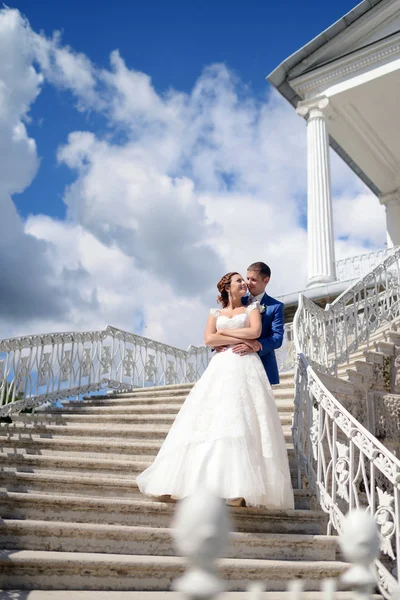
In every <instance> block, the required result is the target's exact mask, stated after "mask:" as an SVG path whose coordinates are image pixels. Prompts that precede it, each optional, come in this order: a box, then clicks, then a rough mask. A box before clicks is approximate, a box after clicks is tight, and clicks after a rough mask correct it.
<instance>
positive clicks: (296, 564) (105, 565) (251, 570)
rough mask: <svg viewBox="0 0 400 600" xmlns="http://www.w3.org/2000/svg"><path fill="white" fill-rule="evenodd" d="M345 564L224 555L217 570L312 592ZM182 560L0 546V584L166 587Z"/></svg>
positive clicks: (240, 583)
mask: <svg viewBox="0 0 400 600" xmlns="http://www.w3.org/2000/svg"><path fill="white" fill-rule="evenodd" d="M347 566H348V565H346V563H342V562H336V561H282V560H257V559H235V558H225V559H221V560H220V561H219V570H220V572H221V575H222V577H223V578H224V579H225V580H226V583H227V586H228V588H229V589H230V590H244V589H246V588H247V586H248V584H249V582H250V581H260V580H262V581H264V582H265V584H266V586H267V587H268V589H269V590H285V589H286V585H287V582H288V581H289V580H291V579H293V578H301V579H304V580H306V584H305V586H306V589H309V590H318V589H319V587H320V583H321V580H322V579H325V578H328V577H329V578H332V577H338V576H339V575H340V574H341V573H343V571H344V570H345V569H346V568H347ZM184 567H185V561H184V560H183V559H181V558H179V557H172V556H163V557H158V556H138V555H124V554H120V555H113V554H106V553H103V554H90V553H83V552H82V553H81V552H44V551H32V550H21V551H17V552H13V551H7V550H3V551H2V552H1V554H0V574H1V579H2V581H3V588H4V589H7V588H9V589H10V588H11V589H12V588H16V587H18V588H20V589H32V588H35V587H36V588H37V587H39V586H40V587H41V588H42V589H60V587H61V588H63V589H70V590H75V589H80V590H97V589H99V590H104V589H111V590H114V591H118V590H127V591H132V590H168V589H169V587H170V585H171V582H172V581H173V580H174V579H176V578H177V577H179V576H180V575H181V574H182V573H183V571H184Z"/></svg>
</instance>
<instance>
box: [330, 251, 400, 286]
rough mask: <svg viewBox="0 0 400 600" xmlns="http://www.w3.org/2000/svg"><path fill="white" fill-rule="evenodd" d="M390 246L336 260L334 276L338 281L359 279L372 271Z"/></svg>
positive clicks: (384, 256) (387, 252) (387, 253)
mask: <svg viewBox="0 0 400 600" xmlns="http://www.w3.org/2000/svg"><path fill="white" fill-rule="evenodd" d="M391 252H392V248H381V249H380V250H374V251H373V252H366V253H364V254H359V255H358V256H350V257H348V258H342V259H341V260H337V261H336V265H335V266H336V277H337V278H338V280H339V281H350V280H352V279H360V278H361V277H364V275H366V274H367V273H369V272H370V271H372V269H374V268H375V267H376V266H377V265H378V264H379V263H380V262H382V261H383V260H384V259H385V258H386V257H387V256H388V255H389V254H390V253H391Z"/></svg>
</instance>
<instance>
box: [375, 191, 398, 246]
mask: <svg viewBox="0 0 400 600" xmlns="http://www.w3.org/2000/svg"><path fill="white" fill-rule="evenodd" d="M379 200H380V202H381V204H383V205H384V206H385V208H386V239H387V247H388V248H393V246H399V245H400V190H395V191H394V192H390V193H389V194H382V195H381V196H380V197H379Z"/></svg>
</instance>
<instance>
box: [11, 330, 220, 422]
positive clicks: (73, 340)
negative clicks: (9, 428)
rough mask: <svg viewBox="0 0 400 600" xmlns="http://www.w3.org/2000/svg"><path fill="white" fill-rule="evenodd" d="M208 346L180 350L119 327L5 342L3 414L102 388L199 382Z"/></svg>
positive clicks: (205, 363)
mask: <svg viewBox="0 0 400 600" xmlns="http://www.w3.org/2000/svg"><path fill="white" fill-rule="evenodd" d="M209 359H210V351H209V349H208V348H207V347H205V346H202V347H196V346H190V347H189V349H188V350H179V349H178V348H174V347H172V346H168V345H166V344H161V343H159V342H155V341H153V340H149V339H147V338H144V337H141V336H139V335H135V334H132V333H127V332H126V331H122V330H120V329H115V328H114V327H106V329H105V330H104V331H90V332H83V333H54V334H44V335H35V336H29V337H20V338H12V339H9V340H2V341H0V416H4V415H8V414H10V413H12V412H14V411H20V410H23V409H25V408H30V407H33V406H37V405H39V404H41V403H43V402H47V401H50V402H54V401H56V400H58V399H61V398H73V397H79V396H80V395H81V394H85V393H88V392H94V391H98V390H101V389H107V388H112V389H115V390H130V389H132V388H135V387H145V386H149V385H169V384H174V383H191V382H194V381H196V380H197V379H198V378H199V377H200V376H201V374H202V373H203V372H204V370H205V368H206V367H207V364H208V362H209Z"/></svg>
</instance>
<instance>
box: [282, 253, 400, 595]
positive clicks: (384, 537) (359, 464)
mask: <svg viewBox="0 0 400 600" xmlns="http://www.w3.org/2000/svg"><path fill="white" fill-rule="evenodd" d="M399 258H400V250H399V249H398V248H396V249H394V250H393V252H392V253H391V254H390V255H389V256H388V257H387V258H386V259H385V260H384V261H383V262H382V263H381V264H380V265H378V266H377V267H375V268H374V269H373V270H372V271H371V272H370V273H369V274H368V275H366V276H365V277H363V278H362V279H361V280H360V281H358V282H356V283H355V284H354V285H352V286H350V287H349V288H348V289H347V290H346V291H345V292H344V293H343V294H342V295H341V296H339V298H337V300H336V301H335V302H334V303H332V304H331V305H330V306H327V307H326V308H325V310H323V309H321V308H319V307H318V306H316V305H315V304H314V303H313V302H311V301H310V300H308V299H307V298H305V297H304V296H301V297H300V299H299V308H298V310H297V312H296V315H295V319H294V322H293V333H294V343H295V347H296V352H297V366H296V375H295V411H294V422H293V443H294V447H295V451H296V455H297V458H298V463H299V477H300V478H301V477H302V476H305V478H306V479H307V482H308V485H309V486H310V488H311V489H312V490H314V491H315V492H316V493H317V497H318V499H319V502H320V504H321V507H322V508H323V510H324V511H325V512H326V513H328V515H329V525H328V534H330V533H331V532H332V528H334V529H335V530H336V531H338V532H339V533H341V531H342V523H343V518H344V515H345V514H346V512H347V511H348V510H351V509H352V508H356V507H360V508H365V509H366V510H368V511H369V513H370V514H371V515H372V516H373V517H374V519H375V521H376V523H377V525H378V527H379V530H380V535H381V553H382V558H381V559H380V560H376V561H375V569H376V579H377V582H378V585H379V588H380V591H381V593H382V594H383V596H384V597H386V598H389V597H390V596H391V594H392V592H393V591H394V589H395V587H396V586H397V585H398V580H399V576H400V531H399V527H400V525H399V524H400V461H399V460H398V459H397V458H396V456H394V455H393V454H392V453H391V452H389V451H388V450H387V449H386V448H385V447H384V446H383V445H382V444H381V443H380V442H379V441H378V440H377V439H376V438H375V437H374V436H373V435H372V434H370V433H369V432H368V431H367V430H366V429H365V428H364V427H363V426H362V425H361V423H359V422H358V421H357V420H356V419H355V418H354V417H353V416H352V415H351V414H350V413H349V412H348V411H347V410H346V409H345V408H344V407H343V406H342V405H341V403H340V402H339V401H338V400H337V399H336V398H335V397H334V396H333V395H332V394H331V393H330V392H329V390H328V389H327V388H326V386H325V385H324V384H323V382H322V380H321V377H319V372H320V373H323V372H330V373H335V374H337V367H338V365H339V364H340V363H342V362H344V361H346V360H348V358H349V355H350V353H351V352H353V351H355V350H356V349H357V348H358V347H359V346H360V345H366V346H367V347H368V344H369V338H370V336H371V334H372V333H373V332H375V331H376V330H377V329H379V328H380V327H381V326H382V325H384V324H385V323H388V322H391V321H393V320H394V319H396V318H397V317H398V316H399V314H400V302H399V299H400V275H399V273H400V270H399Z"/></svg>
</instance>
